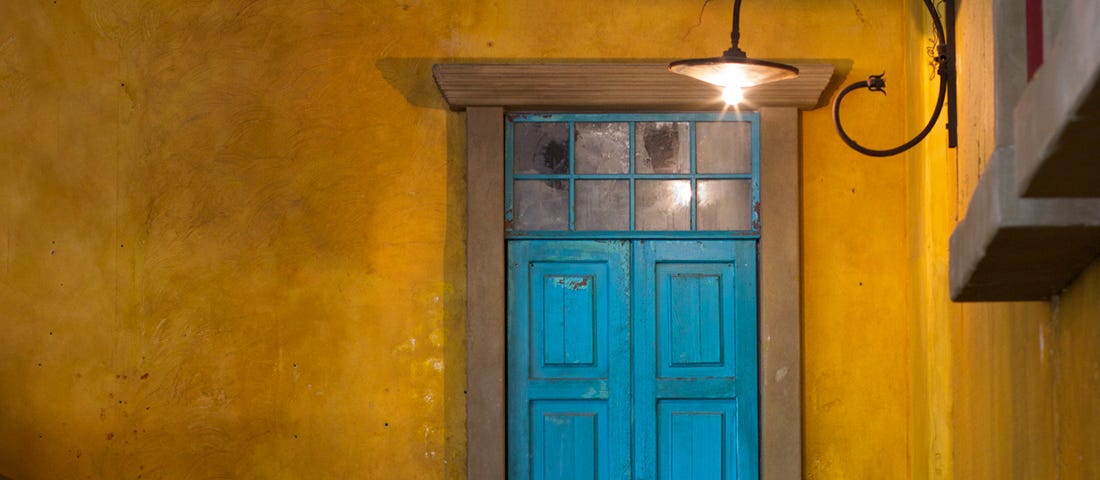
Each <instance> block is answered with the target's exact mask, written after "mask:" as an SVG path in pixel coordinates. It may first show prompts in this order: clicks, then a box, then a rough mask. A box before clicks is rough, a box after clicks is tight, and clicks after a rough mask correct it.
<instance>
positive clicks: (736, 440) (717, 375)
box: [508, 239, 759, 479]
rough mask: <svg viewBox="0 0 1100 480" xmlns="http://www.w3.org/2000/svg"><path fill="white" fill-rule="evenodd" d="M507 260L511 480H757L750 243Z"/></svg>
mask: <svg viewBox="0 0 1100 480" xmlns="http://www.w3.org/2000/svg"><path fill="white" fill-rule="evenodd" d="M508 255H509V261H508V265H509V276H508V284H509V302H508V310H509V322H508V349H509V353H508V354H509V362H508V365H509V367H508V394H509V397H508V412H509V424H508V434H509V478H514V479H528V478H533V479H554V478H570V479H572V478H599V479H628V478H640V479H657V478H660V479H696V478H719V479H754V478H757V477H758V475H759V472H758V470H759V468H758V463H757V452H758V450H759V446H758V440H757V435H758V430H759V426H758V420H757V418H758V405H757V374H756V365H757V361H756V358H757V357H756V334H757V332H756V241H755V240H753V239H745V240H658V241H652V240H633V241H591V240H589V241H585V240H579V241H578V240H512V241H510V242H509V243H508Z"/></svg>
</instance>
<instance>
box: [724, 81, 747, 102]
mask: <svg viewBox="0 0 1100 480" xmlns="http://www.w3.org/2000/svg"><path fill="white" fill-rule="evenodd" d="M722 100H725V101H726V105H730V106H733V105H737V104H739V103H741V102H742V101H743V100H745V92H744V90H742V89H741V87H740V86H738V85H729V86H727V87H726V88H724V89H722Z"/></svg>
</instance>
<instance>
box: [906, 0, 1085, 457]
mask: <svg viewBox="0 0 1100 480" xmlns="http://www.w3.org/2000/svg"><path fill="white" fill-rule="evenodd" d="M920 3H921V2H919V1H913V2H910V5H911V9H913V10H914V11H917V10H919V9H920V8H922V7H919V4H920ZM959 4H960V6H959V23H958V48H959V65H960V71H959V95H960V97H959V111H960V121H959V124H960V127H959V147H958V149H957V150H948V149H946V148H944V146H945V141H946V139H945V137H944V136H943V135H942V134H937V135H938V138H932V139H931V140H930V141H926V142H925V145H924V146H923V147H922V148H921V149H920V150H918V151H917V152H915V153H914V154H912V155H910V157H909V164H910V172H911V175H910V178H909V188H910V212H911V213H910V219H911V221H912V222H913V224H912V227H911V247H912V249H913V257H914V259H915V262H914V263H915V265H917V268H915V269H914V270H913V272H912V273H913V279H914V295H913V297H912V298H913V302H912V318H913V321H914V328H913V330H912V331H913V339H914V345H916V346H919V347H917V348H914V355H913V358H914V363H915V364H916V365H919V367H918V368H915V369H914V371H915V374H914V377H913V382H914V395H913V399H912V401H913V406H914V409H913V418H914V424H915V425H917V426H916V427H915V428H914V430H913V432H914V435H913V439H914V444H913V445H912V448H913V451H914V456H913V458H914V460H915V461H914V466H913V472H914V474H913V477H914V478H959V479H971V478H973V479H987V478H988V479H994V478H1026V479H1032V478H1036V479H1038V478H1066V479H1070V478H1074V479H1076V478H1082V479H1083V478H1096V477H1097V476H1098V475H1100V457H1098V456H1097V455H1095V454H1094V452H1095V445H1094V442H1093V444H1090V443H1089V440H1088V439H1090V438H1092V437H1093V436H1094V432H1096V431H1098V430H1097V429H1098V428H1100V400H1098V399H1100V353H1098V352H1100V349H1098V348H1097V347H1098V346H1100V323H1098V322H1097V320H1098V319H1100V301H1098V299H1100V266H1098V265H1100V264H1097V265H1093V266H1092V267H1091V268H1090V269H1088V270H1086V272H1085V273H1083V274H1082V276H1081V277H1080V278H1078V279H1077V280H1076V281H1075V282H1074V283H1072V284H1071V285H1070V286H1069V287H1068V288H1067V289H1066V290H1065V292H1063V294H1062V295H1060V296H1059V297H1055V298H1054V299H1053V301H1052V302H1018V303H1011V302H1006V303H967V304H955V303H951V302H950V300H949V297H948V291H947V285H948V280H947V279H948V272H947V264H948V249H947V246H948V239H949V236H950V234H951V231H952V230H953V229H954V226H955V224H956V223H957V222H958V221H959V220H960V219H961V217H962V216H964V215H965V213H966V207H967V204H968V202H969V198H970V195H971V194H972V193H973V191H974V188H975V187H976V185H977V182H978V179H979V178H980V176H981V173H982V169H983V168H984V166H985V162H986V161H987V160H988V159H989V156H990V154H991V153H992V151H993V149H994V144H995V138H994V128H993V126H994V117H995V114H996V112H995V111H994V109H995V108H996V106H995V104H994V102H993V97H992V85H994V82H996V81H997V79H996V78H995V76H994V74H993V51H994V49H993V43H992V38H993V34H992V29H993V25H992V12H991V7H990V5H989V4H983V3H980V2H979V3H975V2H959ZM923 31H924V35H926V36H928V35H930V31H931V30H930V27H928V26H927V23H925V26H924V27H923ZM910 58H911V59H912V58H913V57H912V55H911V56H910ZM913 61H914V68H915V67H918V66H919V65H917V64H919V63H921V62H919V61H916V60H913ZM914 85H921V86H922V88H923V96H924V98H925V100H924V102H923V103H924V105H925V107H924V109H925V111H924V112H923V113H924V114H927V113H928V111H929V110H931V105H932V102H933V101H934V99H935V91H934V90H933V88H934V87H935V84H934V83H927V82H925V83H916V84H914ZM919 108H920V106H913V107H911V110H910V115H911V116H913V115H915V114H916V113H917V112H916V110H917V109H919ZM937 135H934V136H933V137H937ZM918 442H921V443H918Z"/></svg>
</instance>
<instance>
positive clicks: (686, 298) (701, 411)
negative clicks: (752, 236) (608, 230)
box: [633, 240, 759, 479]
mask: <svg viewBox="0 0 1100 480" xmlns="http://www.w3.org/2000/svg"><path fill="white" fill-rule="evenodd" d="M634 292H635V300H634V322H633V323H634V357H635V358H634V368H635V383H634V411H635V414H634V415H635V419H634V422H635V437H634V439H635V440H634V441H635V464H634V465H635V474H636V477H635V478H660V479H670V478H721V479H755V478H757V477H758V476H759V467H758V455H757V452H758V451H759V442H758V439H757V435H758V431H759V424H758V404H757V390H758V387H757V373H756V368H757V361H756V359H757V356H756V333H757V332H756V318H757V317H756V242H755V241H752V240H737V241H714V240H711V241H648V242H639V244H638V246H637V247H636V248H635V258H634ZM719 417H720V418H719ZM715 422H717V423H715ZM718 427H720V432H719V433H720V434H721V439H722V442H723V443H722V445H725V446H724V447H722V452H723V453H722V459H721V462H719V463H714V460H713V459H707V458H706V457H704V456H699V455H698V454H697V452H695V451H694V450H693V449H685V448H683V445H681V444H680V443H681V442H682V439H683V436H684V435H688V434H689V433H687V432H689V431H692V430H691V429H696V428H699V429H703V430H705V431H707V432H711V433H713V432H714V428H718ZM685 429H688V430H685ZM646 432H648V433H646ZM653 432H656V433H655V434H654V433H653ZM708 435H710V433H708ZM677 439H680V440H677ZM708 441H709V440H708ZM715 465H718V467H715ZM714 468H717V470H713V469H714ZM685 471H686V472H695V473H692V474H690V475H688V476H681V475H680V474H682V473H683V472H685ZM677 472H679V473H677ZM706 472H709V473H706Z"/></svg>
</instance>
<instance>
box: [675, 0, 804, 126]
mask: <svg viewBox="0 0 1100 480" xmlns="http://www.w3.org/2000/svg"><path fill="white" fill-rule="evenodd" d="M740 23H741V0H734V3H733V29H732V31H730V41H731V43H732V44H733V45H732V46H731V47H730V49H729V50H726V51H725V52H723V53H722V56H721V57H712V58H692V59H688V60H677V61H675V62H672V63H670V64H668V69H669V71H671V72H673V73H678V74H680V75H687V76H689V77H692V78H695V79H698V80H702V81H704V82H707V83H710V84H713V85H717V86H720V87H723V90H722V99H723V100H725V101H726V103H728V104H731V105H733V104H737V103H740V102H741V100H743V99H744V92H743V89H745V88H750V87H755V86H757V85H761V84H765V83H770V82H775V81H779V80H786V79H789V78H794V77H797V76H798V69H797V68H795V67H792V66H790V65H786V64H782V63H777V62H769V61H766V60H756V59H753V58H749V57H748V55H746V54H745V51H744V50H741V49H740V48H738V42H739V41H740V39H741V30H740Z"/></svg>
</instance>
